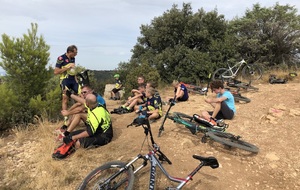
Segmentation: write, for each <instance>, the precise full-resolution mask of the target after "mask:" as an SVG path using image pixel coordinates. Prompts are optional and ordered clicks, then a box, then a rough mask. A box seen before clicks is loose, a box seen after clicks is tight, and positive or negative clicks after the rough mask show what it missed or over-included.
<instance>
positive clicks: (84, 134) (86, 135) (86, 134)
mask: <svg viewBox="0 0 300 190" xmlns="http://www.w3.org/2000/svg"><path fill="white" fill-rule="evenodd" d="M84 137H89V134H88V133H87V131H83V132H82V133H79V134H78V135H73V136H72V140H77V139H80V138H84Z"/></svg>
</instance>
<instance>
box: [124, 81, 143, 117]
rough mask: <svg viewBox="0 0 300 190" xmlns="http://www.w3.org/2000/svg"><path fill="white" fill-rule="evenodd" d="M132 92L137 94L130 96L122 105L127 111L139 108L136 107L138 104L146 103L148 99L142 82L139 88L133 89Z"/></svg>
mask: <svg viewBox="0 0 300 190" xmlns="http://www.w3.org/2000/svg"><path fill="white" fill-rule="evenodd" d="M132 92H133V93H134V94H135V95H134V96H133V97H129V98H128V101H127V102H126V103H125V104H124V105H122V106H121V108H123V109H124V110H125V111H126V110H127V111H128V112H132V111H133V110H136V109H138V108H135V106H136V105H141V104H144V103H145V101H146V99H147V98H146V95H145V85H144V84H141V85H140V86H139V88H138V90H135V89H133V90H132Z"/></svg>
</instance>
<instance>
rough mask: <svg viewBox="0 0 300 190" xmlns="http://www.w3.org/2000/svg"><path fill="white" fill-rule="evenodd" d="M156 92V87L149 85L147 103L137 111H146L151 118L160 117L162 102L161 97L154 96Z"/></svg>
mask: <svg viewBox="0 0 300 190" xmlns="http://www.w3.org/2000/svg"><path fill="white" fill-rule="evenodd" d="M156 92H157V91H156V90H155V89H154V88H152V87H148V88H147V89H146V97H147V101H146V104H145V106H144V107H143V106H141V108H140V110H137V112H140V111H146V112H147V117H148V119H149V120H154V119H159V118H160V117H161V116H162V107H161V105H162V103H161V101H160V99H159V98H157V97H155V96H154V95H155V93H156Z"/></svg>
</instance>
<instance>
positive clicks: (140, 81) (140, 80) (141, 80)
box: [131, 75, 146, 97]
mask: <svg viewBox="0 0 300 190" xmlns="http://www.w3.org/2000/svg"><path fill="white" fill-rule="evenodd" d="M141 85H143V86H145V85H146V84H145V77H144V76H143V75H139V76H138V78H137V88H134V89H132V90H131V93H132V97H133V96H135V95H136V92H137V91H138V88H139V87H140V86H141Z"/></svg>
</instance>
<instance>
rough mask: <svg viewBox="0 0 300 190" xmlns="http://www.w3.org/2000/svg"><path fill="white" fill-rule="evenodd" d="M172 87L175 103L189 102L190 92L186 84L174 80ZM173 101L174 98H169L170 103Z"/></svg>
mask: <svg viewBox="0 0 300 190" xmlns="http://www.w3.org/2000/svg"><path fill="white" fill-rule="evenodd" d="M172 86H173V87H174V95H175V97H176V99H175V101H187V100H188V99H189V94H188V90H187V88H186V86H185V85H184V84H181V83H180V82H178V81H177V80H174V81H173V83H172ZM171 99H173V97H169V98H168V101H169V102H170V100H171Z"/></svg>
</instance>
